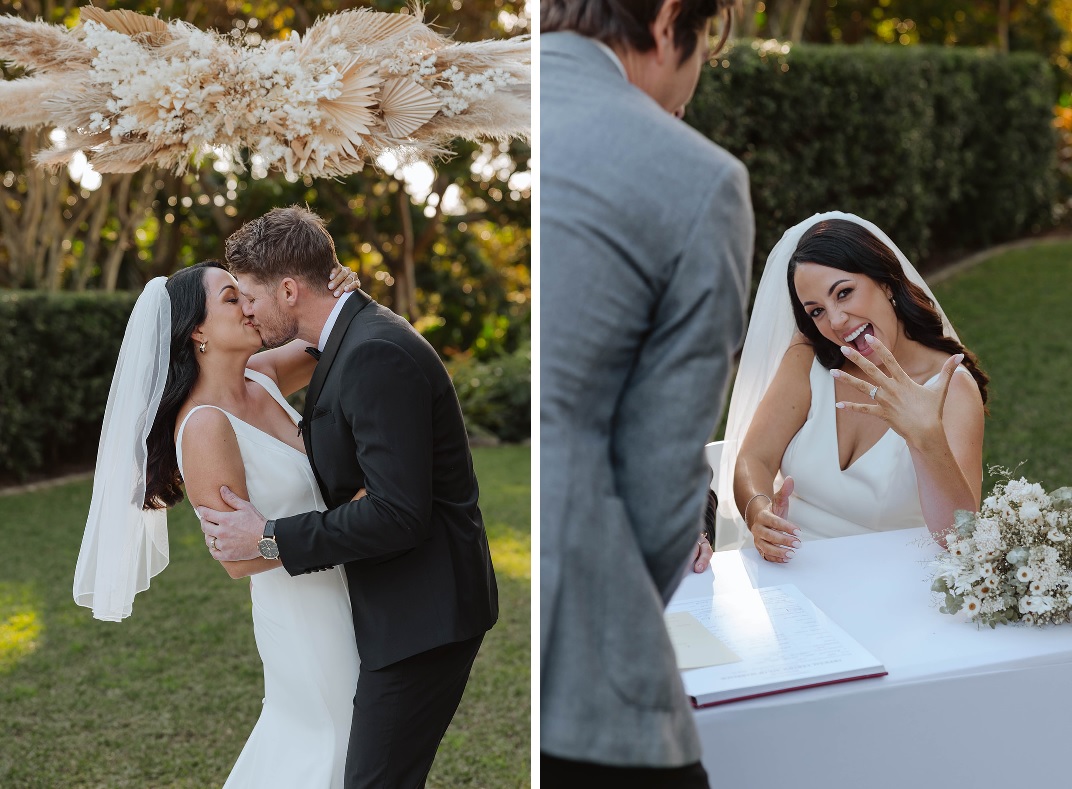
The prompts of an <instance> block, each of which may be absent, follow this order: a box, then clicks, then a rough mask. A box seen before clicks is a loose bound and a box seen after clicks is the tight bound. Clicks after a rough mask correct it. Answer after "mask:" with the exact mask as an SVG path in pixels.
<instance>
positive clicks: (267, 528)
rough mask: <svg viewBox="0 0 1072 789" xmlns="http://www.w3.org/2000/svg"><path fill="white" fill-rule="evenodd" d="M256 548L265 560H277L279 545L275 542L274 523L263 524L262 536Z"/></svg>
mask: <svg viewBox="0 0 1072 789" xmlns="http://www.w3.org/2000/svg"><path fill="white" fill-rule="evenodd" d="M257 547H258V548H259V549H260V552H261V556H263V557H264V558H265V559H278V558H279V543H277V542H276V541H275V521H268V522H267V523H265V524H264V536H263V537H261V539H260V542H258V543H257Z"/></svg>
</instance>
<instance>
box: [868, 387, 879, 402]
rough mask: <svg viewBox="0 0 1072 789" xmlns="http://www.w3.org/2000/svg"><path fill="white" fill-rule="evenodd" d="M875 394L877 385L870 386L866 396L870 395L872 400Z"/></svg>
mask: <svg viewBox="0 0 1072 789" xmlns="http://www.w3.org/2000/svg"><path fill="white" fill-rule="evenodd" d="M877 394H878V387H877V386H872V387H871V391H870V392H868V393H867V396H868V397H870V398H871V399H872V400H874V399H875V395H877Z"/></svg>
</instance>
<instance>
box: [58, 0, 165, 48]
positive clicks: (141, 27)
mask: <svg viewBox="0 0 1072 789" xmlns="http://www.w3.org/2000/svg"><path fill="white" fill-rule="evenodd" d="M79 17H80V21H81V22H83V23H84V22H97V23H99V24H102V25H104V26H105V27H106V28H108V29H109V30H114V31H116V32H118V33H123V34H124V35H128V36H130V37H131V38H135V37H138V36H141V37H142V38H141V40H142V41H144V42H146V43H149V44H152V45H154V46H159V45H160V44H162V43H163V42H164V41H166V40H167V39H168V38H169V35H168V26H167V22H165V21H164V20H163V19H160V18H159V17H155V16H146V15H145V14H139V13H137V12H135V11H105V10H104V9H103V8H97V7H96V6H91V5H87V6H85V7H84V8H83V9H82V10H81V12H80V13H79Z"/></svg>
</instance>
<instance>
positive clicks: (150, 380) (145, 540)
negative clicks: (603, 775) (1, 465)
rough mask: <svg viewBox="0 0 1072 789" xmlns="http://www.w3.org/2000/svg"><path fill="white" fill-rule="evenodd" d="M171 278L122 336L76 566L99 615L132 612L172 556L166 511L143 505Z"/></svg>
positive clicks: (87, 600) (152, 285) (151, 287)
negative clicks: (140, 596) (138, 594)
mask: <svg viewBox="0 0 1072 789" xmlns="http://www.w3.org/2000/svg"><path fill="white" fill-rule="evenodd" d="M166 283H167V277H157V278H155V279H153V280H151V281H150V282H149V284H147V285H146V286H145V290H143V291H142V294H141V296H139V297H138V301H137V303H136V304H135V305H134V310H133V312H132V313H131V316H130V321H129V322H128V323H127V328H126V332H125V333H124V335H123V344H122V346H121V348H120V351H119V360H118V362H117V363H116V366H115V375H114V376H113V377H112V386H111V389H110V390H109V391H108V405H107V408H106V410H105V412H104V426H103V428H102V430H101V439H100V445H99V447H98V449H97V467H96V473H95V474H94V477H93V498H92V500H91V502H90V505H89V517H88V519H87V521H86V530H85V533H84V534H83V536H82V547H81V549H80V550H79V553H78V563H77V565H76V566H75V572H74V600H75V602H76V603H77V604H78V605H81V606H85V607H87V608H92V609H93V616H94V617H95V618H96V619H102V620H106V621H111V622H118V621H120V620H121V619H124V618H126V617H128V616H130V612H131V607H132V605H133V602H134V595H135V594H137V593H138V592H142V591H144V590H146V589H148V588H149V582H150V580H151V579H152V577H153V576H155V575H157V574H158V573H159V572H160V571H161V570H163V569H164V568H165V567H166V566H167V563H168V537H167V511H166V510H163V509H151V510H146V509H142V505H143V504H144V501H145V486H146V462H147V450H146V446H145V442H146V439H147V438H148V436H149V431H150V430H151V429H152V426H153V421H154V420H155V419H156V413H157V410H158V409H159V407H160V398H161V396H162V395H163V393H164V384H165V383H166V382H167V375H168V364H169V360H170V355H171V299H170V297H169V296H168V293H167V289H166V287H165V285H166Z"/></svg>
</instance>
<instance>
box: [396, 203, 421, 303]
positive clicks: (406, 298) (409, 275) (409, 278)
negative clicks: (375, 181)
mask: <svg viewBox="0 0 1072 789" xmlns="http://www.w3.org/2000/svg"><path fill="white" fill-rule="evenodd" d="M399 187H400V188H399V190H398V210H399V212H401V217H400V219H401V220H402V259H401V261H400V263H401V270H402V278H401V280H400V281H396V282H395V288H396V290H397V291H398V294H399V296H400V297H401V298H400V301H401V302H402V304H404V307H402V308H400V309H399V315H402V316H403V317H404V318H406V319H407V320H408V321H410V322H411V323H412V322H413V321H415V320H417V318H419V317H420V316H419V315H418V314H417V275H416V265H415V264H414V259H413V214H412V213H411V212H412V211H413V207H412V206H411V205H410V202H409V194H407V192H406V190H405V188H404V187H402V186H401V185H399Z"/></svg>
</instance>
